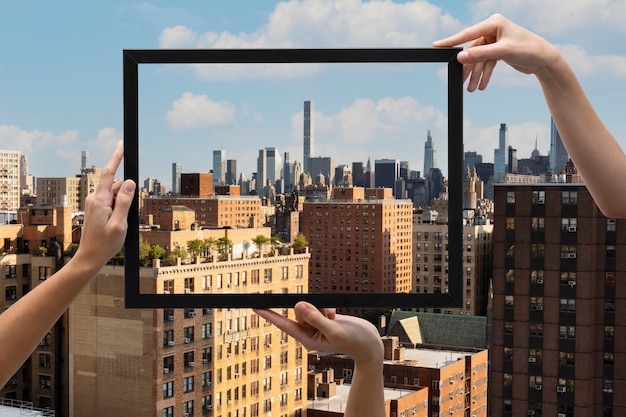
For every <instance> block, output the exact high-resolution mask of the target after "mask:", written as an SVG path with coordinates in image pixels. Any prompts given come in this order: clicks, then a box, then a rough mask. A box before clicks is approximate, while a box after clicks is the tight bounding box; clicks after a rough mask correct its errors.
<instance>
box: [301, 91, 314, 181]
mask: <svg viewBox="0 0 626 417" xmlns="http://www.w3.org/2000/svg"><path fill="white" fill-rule="evenodd" d="M313 111H314V110H313V102H312V101H305V102H304V155H303V159H302V162H303V168H304V172H307V173H309V158H311V157H312V156H313V155H314V154H315V153H314V152H315V151H314V144H315V125H314V120H313Z"/></svg>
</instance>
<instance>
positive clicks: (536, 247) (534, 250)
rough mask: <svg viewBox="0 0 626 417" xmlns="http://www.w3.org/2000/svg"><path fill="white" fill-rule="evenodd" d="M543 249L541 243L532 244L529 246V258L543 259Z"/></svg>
mask: <svg viewBox="0 0 626 417" xmlns="http://www.w3.org/2000/svg"><path fill="white" fill-rule="evenodd" d="M544 251H545V247H544V245H543V243H533V244H532V245H530V256H531V257H533V258H543V256H544Z"/></svg>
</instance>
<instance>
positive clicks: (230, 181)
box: [226, 159, 237, 185]
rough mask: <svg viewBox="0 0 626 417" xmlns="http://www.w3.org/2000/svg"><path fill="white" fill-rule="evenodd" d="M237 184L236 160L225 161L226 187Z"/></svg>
mask: <svg viewBox="0 0 626 417" xmlns="http://www.w3.org/2000/svg"><path fill="white" fill-rule="evenodd" d="M235 184H237V160H235V159H227V160H226V185H235Z"/></svg>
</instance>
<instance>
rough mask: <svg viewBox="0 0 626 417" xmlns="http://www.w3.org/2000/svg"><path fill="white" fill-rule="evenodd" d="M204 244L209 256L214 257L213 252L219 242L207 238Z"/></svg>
mask: <svg viewBox="0 0 626 417" xmlns="http://www.w3.org/2000/svg"><path fill="white" fill-rule="evenodd" d="M203 243H204V250H205V251H206V253H207V255H208V256H211V255H213V251H214V250H215V248H216V247H217V240H215V238H213V237H207V238H206V239H204V241H203Z"/></svg>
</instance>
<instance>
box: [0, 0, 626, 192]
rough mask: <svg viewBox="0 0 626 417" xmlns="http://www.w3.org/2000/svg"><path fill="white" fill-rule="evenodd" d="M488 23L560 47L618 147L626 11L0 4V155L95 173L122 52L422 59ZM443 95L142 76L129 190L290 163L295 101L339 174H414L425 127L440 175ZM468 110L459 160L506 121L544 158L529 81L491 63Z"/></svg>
mask: <svg viewBox="0 0 626 417" xmlns="http://www.w3.org/2000/svg"><path fill="white" fill-rule="evenodd" d="M494 12H500V13H503V14H504V15H505V16H507V17H509V18H511V19H512V20H514V21H516V22H517V23H519V24H522V25H523V26H526V27H528V28H529V29H531V30H533V31H535V32H537V33H539V34H541V35H542V36H544V37H545V38H547V39H548V40H550V41H552V42H554V43H556V44H558V45H559V47H560V49H561V50H562V51H563V53H564V54H565V55H566V56H567V57H568V59H569V60H570V62H571V64H572V66H573V67H574V69H575V71H576V73H577V74H578V76H579V78H580V81H581V83H582V84H583V86H584V88H585V90H586V91H587V93H588V94H589V97H590V99H591V101H592V103H593V104H594V106H595V107H596V109H597V110H598V113H599V114H600V116H601V117H602V119H603V120H604V122H605V123H606V124H607V126H608V127H609V129H610V130H611V131H612V132H613V134H614V135H615V136H616V138H617V139H618V140H619V141H620V143H622V145H623V146H624V144H626V141H625V139H624V138H626V126H625V125H624V122H623V120H624V111H623V108H624V104H625V103H626V97H625V95H626V82H624V81H625V79H626V33H624V32H626V26H625V25H623V22H624V20H625V19H626V4H625V3H624V2H623V1H611V0H605V1H597V2H589V1H572V0H567V1H565V0H551V1H549V2H536V1H527V0H475V1H465V2H460V1H459V2H457V1H454V2H451V1H443V0H437V1H435V0H433V1H429V2H428V1H368V2H366V1H360V0H345V1H341V0H337V1H330V0H301V1H284V2H272V1H245V2H244V1H237V0H234V1H194V0H187V1H185V2H165V1H151V2H131V1H115V0H112V1H106V2H105V1H99V2H79V1H63V0H59V1H54V2H49V1H43V0H36V1H32V2H4V3H3V5H2V13H1V14H0V149H19V150H20V151H21V152H22V153H24V154H26V155H28V157H29V162H30V171H31V173H32V174H33V175H35V176H71V175H74V174H76V173H77V171H78V168H79V167H80V151H81V150H88V151H89V152H90V154H91V162H92V163H93V164H94V165H97V166H102V165H103V164H104V163H105V162H106V160H107V159H108V156H109V154H110V152H111V151H112V149H113V147H114V145H115V143H116V142H117V141H118V140H121V139H122V130H123V128H122V126H123V109H122V50H123V49H125V48H241V47H247V48H263V47H268V48H269V47H287V48H295V47H331V48H334V47H429V46H430V44H431V42H432V41H433V40H435V39H438V38H441V37H444V36H446V35H449V34H452V33H454V32H456V31H457V30H459V29H460V28H462V27H464V26H467V25H469V24H472V23H475V22H477V21H479V20H482V19H483V18H485V17H487V16H489V15H490V14H492V13H494ZM445 88H446V86H445V82H444V79H443V78H442V67H441V66H438V65H426V66H419V67H417V66H415V67H403V68H400V69H398V68H379V67H376V68H374V69H371V71H370V69H368V68H359V69H358V70H356V71H355V70H354V68H351V69H349V70H345V71H344V69H343V68H339V67H328V66H326V67H322V68H317V67H310V68H306V70H302V68H294V67H293V66H291V67H286V68H282V69H280V70H278V69H276V68H272V70H271V71H267V70H266V69H263V68H251V67H250V66H248V67H246V68H243V69H240V70H238V69H232V68H229V69H228V71H226V72H224V71H222V70H220V69H219V68H217V69H216V68H214V67H211V68H208V67H203V68H179V67H167V68H165V67H156V66H155V67H149V66H145V68H144V66H140V114H141V116H140V146H141V150H140V152H141V160H140V167H141V173H140V177H141V178H140V180H143V179H144V178H145V177H148V176H150V177H156V178H159V179H161V180H162V181H163V182H164V183H165V184H166V185H167V186H169V183H170V166H171V163H172V162H180V163H182V165H183V171H185V172H208V171H209V170H210V169H212V158H211V153H212V150H213V149H220V148H221V149H224V150H225V151H226V157H227V158H228V159H236V160H237V161H238V168H239V171H242V172H243V173H244V175H246V177H248V178H249V177H250V173H251V172H252V171H253V170H254V169H255V165H254V164H255V160H256V156H257V153H258V149H260V148H263V147H270V146H274V147H277V148H278V150H279V151H280V152H285V151H288V152H289V153H290V159H291V160H292V161H293V160H301V159H302V139H301V137H302V122H301V118H302V115H301V112H302V102H303V101H304V100H313V101H314V103H315V110H316V114H315V117H316V139H315V141H316V142H315V154H316V155H321V156H333V157H334V158H335V162H336V164H340V163H350V162H352V161H363V162H365V161H366V160H367V157H368V156H370V157H371V158H372V160H374V159H380V158H397V159H402V160H409V161H410V163H411V168H412V169H419V170H421V169H422V167H423V148H424V141H425V140H426V131H427V130H428V129H430V130H431V131H432V134H433V139H434V141H435V146H436V148H437V150H438V159H439V164H440V165H444V163H445V161H444V158H445V154H446V143H445V142H446V140H447V137H446V129H445V126H446V121H445V117H446V107H445V106H446V104H445V101H442V100H441V95H442V91H445ZM464 101H465V103H464V104H465V105H464V119H465V122H464V123H465V126H464V136H465V150H472V151H478V152H479V153H482V154H483V155H484V157H485V160H486V161H492V160H493V148H494V147H495V146H497V138H498V128H499V125H500V123H507V125H508V126H509V137H510V144H511V145H512V146H514V147H516V148H517V149H518V156H519V157H528V156H529V155H530V152H531V151H532V149H533V148H534V145H535V139H537V143H538V148H539V150H540V151H541V153H542V154H547V153H548V149H549V121H550V116H549V114H548V111H547V107H546V105H545V103H544V101H543V96H542V95H541V90H540V88H539V86H538V84H537V82H536V80H535V79H534V77H532V76H525V75H522V74H518V73H515V72H514V71H513V70H511V69H510V68H507V67H506V66H504V65H499V66H498V68H496V72H495V74H494V77H493V80H492V85H491V86H490V88H489V89H488V90H487V91H484V92H477V93H472V94H469V93H465V96H464ZM193 115H201V117H194V116H193ZM592 141H593V138H590V144H592ZM590 146H592V145H590Z"/></svg>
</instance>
